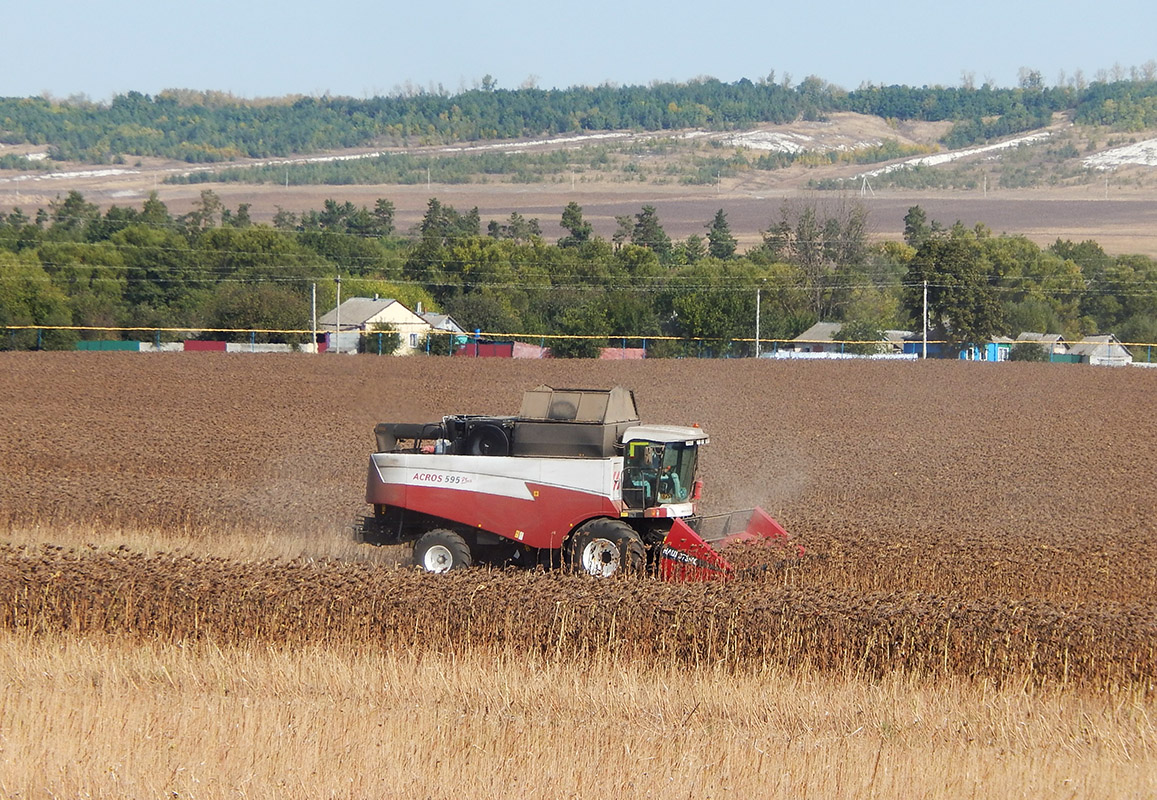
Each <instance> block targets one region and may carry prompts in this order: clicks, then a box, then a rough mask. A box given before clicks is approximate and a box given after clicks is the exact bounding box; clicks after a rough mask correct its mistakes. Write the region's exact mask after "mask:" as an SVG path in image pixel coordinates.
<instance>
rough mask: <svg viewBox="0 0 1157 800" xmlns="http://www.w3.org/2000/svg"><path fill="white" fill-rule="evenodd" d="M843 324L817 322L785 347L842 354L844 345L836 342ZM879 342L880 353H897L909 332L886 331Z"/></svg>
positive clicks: (900, 350) (800, 350) (799, 350)
mask: <svg viewBox="0 0 1157 800" xmlns="http://www.w3.org/2000/svg"><path fill="white" fill-rule="evenodd" d="M844 324H845V323H843V322H817V323H816V324H815V325H812V326H811V327H810V328H808V329H807V330H806V331H804V332H803V333H801V334H800V335H799V336H797V337H795V338H794V339H792V340H791V342H790V343H789V344H788V345H786V347H790V348H792V349H794V350H795V351H796V352H797V353H842V352H844V350H845V349H846V347H845V345H844V344H843V343H842V342H840V341H838V340H836V336H837V335H838V334H839V332H840V331H841V330H842V329H843V327H844ZM883 334H884V338H883V339H881V340H880V345H881V346H880V351H881V352H886V353H899V352H902V351H903V350H904V340H905V339H907V338H908V337H910V336H912V333H911V332H910V331H899V330H886V331H883Z"/></svg>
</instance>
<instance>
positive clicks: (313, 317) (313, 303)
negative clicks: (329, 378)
mask: <svg viewBox="0 0 1157 800" xmlns="http://www.w3.org/2000/svg"><path fill="white" fill-rule="evenodd" d="M310 294H311V297H310V301H309V310H310V323H311V324H312V326H313V328H312V330H313V350H312V352H313V353H314V355H316V354H317V284H316V283H315V284H313V291H312V292H311V293H310Z"/></svg>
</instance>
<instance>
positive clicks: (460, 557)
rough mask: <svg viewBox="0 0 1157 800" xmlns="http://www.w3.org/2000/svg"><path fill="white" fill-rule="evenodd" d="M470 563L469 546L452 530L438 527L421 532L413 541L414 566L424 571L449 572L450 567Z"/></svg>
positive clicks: (462, 566)
mask: <svg viewBox="0 0 1157 800" xmlns="http://www.w3.org/2000/svg"><path fill="white" fill-rule="evenodd" d="M472 563H473V558H471V555H470V546H469V545H467V544H466V540H465V539H463V538H462V537H461V536H459V535H458V534H456V533H454V531H447V530H443V529H441V528H438V529H436V530H432V531H428V532H427V533H424V534H422V537H421V538H420V539H418V541H416V542H414V566H416V567H421V568H422V569H424V570H425V571H426V572H434V573H443V572H449V571H450V570H452V569H463V568H465V567H468V566H470V565H471V564H472Z"/></svg>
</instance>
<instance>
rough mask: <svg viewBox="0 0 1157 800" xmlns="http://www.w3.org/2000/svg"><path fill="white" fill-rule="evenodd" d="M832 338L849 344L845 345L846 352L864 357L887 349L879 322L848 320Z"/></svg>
mask: <svg viewBox="0 0 1157 800" xmlns="http://www.w3.org/2000/svg"><path fill="white" fill-rule="evenodd" d="M832 338H833V339H839V340H841V341H844V342H849V344H846V345H844V352H846V353H853V354H856V355H862V356H865V355H875V354H877V353H882V352H884V350H885V348H886V347H887V345H885V344H884V329H883V326H882V325H880V323H879V322H878V321H877V320H870V319H853V320H848V321H847V322H845V323H844V324H843V325H841V326H840V329H839V330H838V331H836V335H835V336H834V337H832Z"/></svg>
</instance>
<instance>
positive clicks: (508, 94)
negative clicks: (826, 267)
mask: <svg viewBox="0 0 1157 800" xmlns="http://www.w3.org/2000/svg"><path fill="white" fill-rule="evenodd" d="M841 111H852V112H857V113H861V114H869V115H874V116H878V117H881V118H884V119H888V120H895V121H909V120H922V121H948V122H951V123H952V125H951V127H950V128H949V130H948V132H947V133H945V134H944V136H943V138H942V140H941V144H943V145H944V146H945V147H948V148H959V147H963V146H966V145H971V144H975V143H978V142H984V141H988V140H989V139H993V138H997V137H1002V136H1008V135H1010V134H1014V133H1020V132H1023V131H1029V130H1034V129H1037V128H1041V127H1044V126H1046V125H1048V124H1049V123H1050V121H1051V120H1052V118H1053V115H1054V114H1056V113H1059V112H1064V113H1066V114H1068V115H1070V116H1071V118H1072V120H1073V121H1074V122H1075V123H1077V124H1083V125H1096V126H1104V127H1106V128H1108V129H1111V130H1117V131H1139V130H1143V129H1146V128H1152V127H1157V64H1153V63H1152V62H1151V63H1149V64H1147V65H1145V66H1144V67H1143V68H1140V69H1134V70H1132V71H1131V72H1130V73H1129V74H1128V75H1125V74H1124V73H1123V72H1122V73H1121V74H1114V75H1103V76H1099V78H1098V80H1095V81H1093V82H1085V81H1084V80H1083V79H1080V78H1078V79H1074V80H1072V81H1070V82H1069V83H1068V84H1067V85H1063V86H1046V85H1045V83H1044V81H1043V79H1042V77H1041V75H1040V73H1039V72H1035V71H1032V70H1025V71H1023V73H1022V76H1021V80H1020V84H1019V85H1018V86H1016V87H1012V88H1001V87H995V86H991V85H989V84H984V85H982V86H980V87H975V86H971V85H966V86H961V87H941V86H931V87H929V86H923V87H910V86H873V85H865V86H862V87H860V88H857V89H855V90H853V91H845V90H844V89H841V88H840V87H837V86H834V85H832V84H830V83H828V82H826V81H824V80H822V79H821V78H818V77H814V76H811V77H807V78H805V79H804V80H802V81H800V82H799V83H798V84H794V85H793V84H792V82H791V78H790V77H785V78H784V79H782V80H780V81H776V79H775V74H774V73H772V74H770V75H768V76H767V77H766V78H763V79H760V80H757V81H751V80H748V79H743V80H739V81H736V82H733V83H725V82H722V81H719V80H716V79H713V78H703V79H698V80H693V81H689V82H685V83H654V84H651V85H649V86H611V85H603V86H598V87H573V88H569V89H549V90H544V89H538V88H520V89H510V90H507V89H500V88H497V87H496V86H495V85H494V83H493V81H492V80H491V79H489V78H486V79H483V81H482V84H481V86H480V87H479V88H477V89H472V90H469V91H466V92H461V93H458V94H449V93H445V92H429V91H416V92H412V93H407V94H403V95H398V96H390V97H374V98H368V99H352V98H347V97H329V96H322V97H298V98H283V99H281V100H275V101H248V100H244V99H239V98H235V97H232V96H231V95H226V94H222V93H217V92H197V91H188V90H169V91H164V92H161V93H159V94H157V95H156V96H148V95H144V94H141V93H139V92H128V93H126V94H122V95H117V96H116V97H114V98H113V99H112V101H111V102H109V103H107V104H105V103H94V102H91V101H87V100H83V99H76V100H66V101H53V100H49V99H45V98H0V143H4V144H9V145H15V144H31V145H43V146H44V147H45V153H46V154H47V159H46V160H45V161H41V162H29V161H28V160H27V159H25V158H23V157H20V156H16V155H11V154H9V155H5V156H2V157H0V168H9V169H29V168H30V165H31V166H32V167H38V168H43V169H48V168H50V167H51V163H52V162H60V161H79V162H87V163H92V164H108V163H124V162H125V161H127V160H128V159H133V158H140V157H146V156H153V157H163V158H169V159H177V160H182V161H185V162H188V163H194V164H200V163H214V162H228V161H232V160H235V159H241V158H263V157H274V156H280V157H283V156H290V155H295V154H304V153H314V152H319V151H325V150H337V149H343V148H354V147H364V146H369V145H372V144H382V143H386V144H397V145H413V144H432V143H445V142H469V141H478V140H494V139H514V138H520V137H534V136H542V135H553V134H563V133H578V132H588V133H589V132H604V131H621V130H639V131H674V130H681V129H692V128H696V129H716V130H730V129H742V128H744V127H751V126H753V125H757V124H761V123H781V124H782V123H788V122H791V121H793V120H797V119H805V120H814V119H822V118H824V116H825V115H827V114H831V113H835V112H841Z"/></svg>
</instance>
